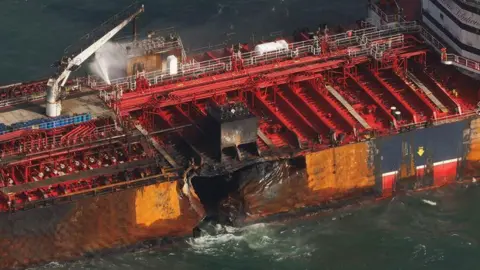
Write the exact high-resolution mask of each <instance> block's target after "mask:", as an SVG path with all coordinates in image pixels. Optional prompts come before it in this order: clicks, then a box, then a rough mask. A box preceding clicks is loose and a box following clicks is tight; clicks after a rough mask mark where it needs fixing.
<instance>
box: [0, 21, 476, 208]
mask: <svg viewBox="0 0 480 270" xmlns="http://www.w3.org/2000/svg"><path fill="white" fill-rule="evenodd" d="M388 27H392V28H388ZM388 27H387V28H383V29H378V28H375V27H371V26H368V27H364V28H361V29H356V30H353V31H350V32H346V33H338V34H332V35H329V36H322V37H321V38H320V40H319V43H318V46H317V45H316V43H315V42H316V41H315V40H312V39H309V38H308V36H307V35H303V39H301V40H296V41H295V42H290V43H289V48H288V50H285V51H275V52H273V53H267V54H265V55H256V54H255V52H254V51H249V50H248V48H247V47H245V48H243V49H242V54H241V58H238V57H235V56H231V55H230V56H229V54H231V51H229V50H227V49H225V50H218V51H215V52H211V53H208V52H207V53H202V54H201V55H200V56H196V57H193V59H196V62H186V63H184V64H182V65H181V67H180V72H179V74H177V75H169V74H166V73H162V71H152V72H149V73H146V74H144V75H143V76H135V77H128V78H120V79H117V80H112V85H106V84H104V83H102V82H101V81H97V82H95V81H94V80H90V79H89V80H85V81H88V82H89V84H88V85H87V84H86V85H85V86H83V87H82V89H84V91H82V92H77V93H71V94H70V95H69V97H68V98H67V99H66V100H65V101H64V102H63V107H64V112H66V113H77V114H79V113H83V112H89V113H92V115H93V118H94V119H93V120H92V121H89V122H86V123H81V124H75V125H69V126H65V127H61V128H54V129H48V130H19V131H15V132H12V133H7V134H4V135H2V136H1V137H0V153H1V160H0V164H1V165H2V166H1V167H0V195H3V198H2V199H0V202H2V203H0V211H2V210H4V211H6V210H9V209H10V210H11V208H12V207H13V208H23V207H26V205H30V204H35V203H44V202H45V201H51V200H52V199H55V198H58V197H68V196H69V195H68V194H83V193H85V194H87V193H89V194H90V193H92V192H93V193H95V192H96V191H98V190H108V191H110V192H113V191H115V190H117V189H118V188H119V186H122V187H125V188H128V186H131V184H132V183H133V182H135V183H142V181H151V179H152V177H153V176H154V175H162V176H165V177H161V179H162V180H161V181H165V179H178V178H180V175H181V174H180V173H179V172H181V171H182V170H185V169H187V168H189V167H190V166H191V165H192V163H193V164H195V165H196V166H199V169H198V170H197V173H199V174H201V175H215V174H220V173H229V172H232V171H235V170H237V169H239V168H242V167H244V166H247V165H249V164H252V163H254V162H260V161H265V160H274V159H279V158H291V157H295V156H299V155H304V154H306V153H309V152H312V151H318V150H322V149H328V148H332V147H336V146H340V145H345V144H350V143H356V142H360V141H366V140H372V139H375V138H378V137H382V136H386V135H393V134H398V133H401V132H405V131H409V130H414V129H420V128H424V127H425V126H428V125H440V124H443V123H446V122H452V121H458V120H461V119H465V118H468V117H473V116H475V115H476V109H477V101H478V97H477V90H478V89H475V85H476V84H475V82H474V81H472V80H473V79H471V78H468V77H466V76H464V75H463V74H461V73H460V72H458V70H456V69H455V68H453V67H451V66H444V65H442V64H441V62H440V59H439V57H438V55H436V54H435V52H432V51H431V49H430V48H429V47H428V46H426V44H425V43H424V42H423V41H422V35H421V33H422V32H421V28H420V26H419V25H417V24H415V23H414V22H403V23H398V24H396V25H393V26H388ZM190 59H192V58H190ZM427 59H428V60H427ZM427 63H428V66H426V64H427ZM432 71H435V72H432ZM445 74H449V76H445ZM452 78H453V79H452ZM92 82H93V83H92ZM87 86H88V87H90V88H87ZM42 89H43V88H42V86H41V84H39V83H33V84H28V85H16V86H11V87H7V88H5V87H4V88H0V101H1V97H2V96H3V97H4V98H5V99H7V98H8V99H9V100H12V98H14V99H15V100H17V101H18V100H23V102H16V103H10V104H11V106H12V107H10V108H5V109H3V111H1V112H0V119H1V121H3V122H4V123H7V124H8V123H14V122H18V121H27V120H30V119H33V118H39V117H43V111H44V107H43V104H42V102H43V101H42V99H41V97H39V95H40V93H41V91H42ZM32 96H35V98H32ZM25 101H29V102H31V103H28V104H25ZM12 104H13V105H12ZM225 104H242V106H243V108H246V110H248V111H249V113H250V114H252V115H253V116H255V117H256V119H257V120H258V128H255V129H256V130H257V136H256V138H253V140H254V147H253V148H252V147H251V146H252V145H251V144H248V145H249V146H248V147H247V146H245V145H243V144H238V145H236V146H235V147H233V148H234V149H233V151H230V150H232V147H230V148H229V149H230V150H229V151H223V150H224V149H221V151H220V148H219V145H218V142H215V141H212V138H214V137H215V138H216V137H217V136H214V135H213V134H212V132H213V130H214V129H211V128H209V127H208V125H205V123H207V120H208V119H209V118H208V116H209V110H208V108H209V107H211V106H220V107H221V106H224V105H225ZM103 116H107V117H103ZM108 116H109V117H108ZM117 119H120V121H117ZM254 135H255V133H254ZM241 139H242V138H240V140H241ZM216 143H217V144H216ZM249 143H250V142H249ZM219 152H220V153H221V154H220V155H219ZM138 164H142V166H141V168H140V167H139V166H138ZM167 175H168V177H167ZM154 178H155V179H157V180H158V179H160V178H158V177H154ZM157 180H155V181H157ZM158 181H160V180H158ZM12 204H15V206H12Z"/></svg>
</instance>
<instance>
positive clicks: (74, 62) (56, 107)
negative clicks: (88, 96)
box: [46, 5, 144, 117]
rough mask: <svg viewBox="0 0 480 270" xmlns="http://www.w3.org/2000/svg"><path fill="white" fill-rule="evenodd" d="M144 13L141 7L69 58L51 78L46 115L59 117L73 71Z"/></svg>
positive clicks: (48, 84) (48, 83)
mask: <svg viewBox="0 0 480 270" xmlns="http://www.w3.org/2000/svg"><path fill="white" fill-rule="evenodd" d="M143 11H144V6H143V5H141V7H140V8H138V9H137V10H136V11H135V12H133V13H131V15H129V16H128V17H127V18H126V19H125V20H123V21H122V22H121V23H120V24H118V25H117V26H116V27H115V28H113V29H112V30H110V31H109V32H107V33H106V34H105V35H104V36H102V37H101V38H100V39H98V40H97V41H96V42H94V43H93V44H92V45H90V46H89V47H88V48H87V49H85V50H83V51H82V52H81V53H79V54H78V55H76V56H74V57H72V58H68V60H67V61H66V62H65V64H63V65H62V69H61V71H60V72H59V75H58V76H55V77H53V78H50V79H49V80H48V82H47V86H48V87H47V98H46V100H47V104H46V114H47V116H49V117H56V116H59V115H60V114H61V112H62V102H61V92H62V89H63V88H64V86H65V83H66V82H67V80H68V77H69V76H70V73H72V71H75V70H76V69H78V68H79V67H80V65H81V64H82V63H83V62H85V60H87V59H88V58H89V57H90V56H92V55H93V54H94V53H95V52H96V51H98V49H100V48H101V47H102V46H103V45H104V44H105V43H107V42H108V41H109V40H110V39H111V38H112V37H113V36H115V35H116V34H117V33H118V32H120V31H121V30H122V29H123V28H124V27H125V26H126V25H127V24H128V23H130V22H131V21H132V20H134V19H135V18H136V17H137V16H138V15H139V14H140V13H142V12H143Z"/></svg>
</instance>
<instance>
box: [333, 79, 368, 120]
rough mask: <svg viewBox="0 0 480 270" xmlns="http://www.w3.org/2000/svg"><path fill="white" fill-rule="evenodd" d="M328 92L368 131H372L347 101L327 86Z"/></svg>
mask: <svg viewBox="0 0 480 270" xmlns="http://www.w3.org/2000/svg"><path fill="white" fill-rule="evenodd" d="M326 88H327V90H328V92H330V94H332V95H333V96H334V97H335V98H336V99H337V100H338V101H339V102H340V103H342V105H343V106H344V107H345V108H346V109H347V110H348V112H349V113H350V114H351V115H352V116H353V117H354V118H355V119H357V121H358V122H359V123H360V124H361V125H362V126H363V127H364V128H366V129H371V127H370V126H369V125H368V124H367V122H366V121H365V120H364V119H363V118H362V117H361V116H360V115H359V114H358V113H357V111H355V109H354V108H353V107H352V105H350V103H348V101H346V100H345V99H344V98H343V97H342V96H341V95H340V94H339V93H338V92H337V90H335V89H334V88H333V87H332V86H330V85H327V86H326Z"/></svg>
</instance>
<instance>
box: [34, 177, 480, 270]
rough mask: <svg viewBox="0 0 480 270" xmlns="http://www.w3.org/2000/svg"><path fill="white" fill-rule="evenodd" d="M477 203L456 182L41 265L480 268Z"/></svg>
mask: <svg viewBox="0 0 480 270" xmlns="http://www.w3.org/2000/svg"><path fill="white" fill-rule="evenodd" d="M424 200H426V201H424ZM433 204H435V205H433ZM479 204H480V188H479V187H477V186H471V187H468V188H467V187H466V186H460V185H458V186H452V187H446V188H443V189H439V190H435V191H429V192H423V193H413V194H410V195H403V196H398V197H394V198H392V199H388V200H384V201H381V202H378V203H369V204H366V205H356V206H349V207H345V208H343V209H339V210H336V211H332V212H329V213H321V214H317V215H315V216H310V217H303V218H299V219H296V220H289V221H281V222H280V221H279V222H277V223H268V224H266V223H259V224H254V225H251V226H247V227H244V228H227V229H228V231H229V232H227V233H223V234H219V235H216V236H208V235H207V236H202V237H200V238H198V239H195V240H194V239H186V240H184V241H182V242H181V243H179V244H176V245H175V246H173V247H168V248H164V249H161V250H160V249H152V250H146V251H142V252H135V253H132V252H131V253H124V254H116V255H108V256H102V257H99V258H94V259H85V260H81V261H77V262H74V263H65V264H61V263H56V262H54V263H50V264H48V265H46V266H44V267H40V268H36V269H166V268H168V269H172V270H173V269H192V270H193V269H195V270H196V269H232V270H233V269H238V270H240V269H335V270H336V269H354V270H364V269H365V270H374V269H408V270H410V269H432V270H440V269H478V267H477V265H478V263H479V262H480V259H479V258H478V254H480V253H479V252H480V248H479V241H480V232H479V230H478V228H479V226H480V216H479V215H478V210H477V205H479Z"/></svg>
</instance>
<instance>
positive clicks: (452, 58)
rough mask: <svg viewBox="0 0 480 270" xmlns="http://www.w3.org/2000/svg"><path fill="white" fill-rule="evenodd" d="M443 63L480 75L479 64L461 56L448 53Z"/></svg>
mask: <svg viewBox="0 0 480 270" xmlns="http://www.w3.org/2000/svg"><path fill="white" fill-rule="evenodd" d="M442 62H443V63H444V64H446V65H455V66H458V67H461V68H464V69H467V70H469V71H472V72H475V73H480V63H479V62H477V61H475V60H472V59H468V58H465V57H463V56H460V55H456V54H451V53H447V54H445V55H444V56H443V58H442Z"/></svg>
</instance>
